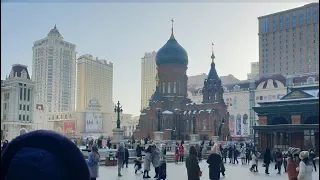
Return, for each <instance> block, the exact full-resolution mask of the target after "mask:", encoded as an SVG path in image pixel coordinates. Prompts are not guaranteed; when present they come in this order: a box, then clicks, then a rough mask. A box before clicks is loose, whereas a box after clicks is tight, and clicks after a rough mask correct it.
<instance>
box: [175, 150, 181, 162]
mask: <svg viewBox="0 0 320 180" xmlns="http://www.w3.org/2000/svg"><path fill="white" fill-rule="evenodd" d="M179 155H180V153H179V148H176V152H175V153H174V156H175V163H176V164H177V163H178V162H179Z"/></svg>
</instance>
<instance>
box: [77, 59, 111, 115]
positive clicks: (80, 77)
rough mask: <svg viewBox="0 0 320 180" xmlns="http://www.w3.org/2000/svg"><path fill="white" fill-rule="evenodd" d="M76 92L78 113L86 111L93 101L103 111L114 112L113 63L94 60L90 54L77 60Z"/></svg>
mask: <svg viewBox="0 0 320 180" xmlns="http://www.w3.org/2000/svg"><path fill="white" fill-rule="evenodd" d="M76 92H77V98H76V109H77V111H78V110H79V111H82V110H85V109H86V108H87V106H88V104H89V101H90V100H91V99H96V100H97V101H98V102H99V104H100V105H101V110H102V111H104V112H110V111H113V109H114V104H113V102H112V94H113V93H112V92H113V63H111V62H107V61H106V60H103V59H98V58H96V59H94V58H93V56H92V55H88V54H86V55H83V56H80V57H79V58H78V60H77V90H76Z"/></svg>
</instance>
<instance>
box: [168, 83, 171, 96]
mask: <svg viewBox="0 0 320 180" xmlns="http://www.w3.org/2000/svg"><path fill="white" fill-rule="evenodd" d="M168 93H171V82H168Z"/></svg>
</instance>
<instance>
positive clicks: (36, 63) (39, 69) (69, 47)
mask: <svg viewBox="0 0 320 180" xmlns="http://www.w3.org/2000/svg"><path fill="white" fill-rule="evenodd" d="M32 50H33V59H32V80H33V81H34V82H35V83H36V103H37V104H43V105H44V111H45V112H64V111H72V110H74V105H75V83H76V76H75V71H76V67H75V65H76V45H75V44H72V43H69V42H67V41H64V39H63V37H62V35H61V34H60V32H59V31H58V29H57V28H56V26H54V28H53V29H51V30H50V32H49V33H48V35H47V37H45V38H43V39H40V40H38V41H36V42H34V45H33V48H32Z"/></svg>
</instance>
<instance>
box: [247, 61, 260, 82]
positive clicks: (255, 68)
mask: <svg viewBox="0 0 320 180" xmlns="http://www.w3.org/2000/svg"><path fill="white" fill-rule="evenodd" d="M247 76H248V80H251V79H257V78H259V62H251V72H250V73H249V74H247Z"/></svg>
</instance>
